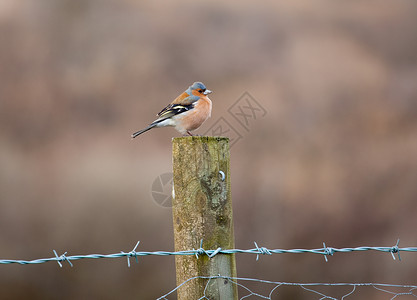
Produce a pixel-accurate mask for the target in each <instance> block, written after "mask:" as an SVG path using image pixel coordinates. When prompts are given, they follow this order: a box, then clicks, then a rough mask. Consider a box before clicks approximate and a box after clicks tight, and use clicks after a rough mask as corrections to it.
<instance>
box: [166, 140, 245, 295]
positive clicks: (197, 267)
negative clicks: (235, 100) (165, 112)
mask: <svg viewBox="0 0 417 300" xmlns="http://www.w3.org/2000/svg"><path fill="white" fill-rule="evenodd" d="M172 146H173V168H174V187H173V188H174V191H173V201H172V204H173V206H172V211H173V221H174V238H175V251H183V250H191V249H198V248H200V241H201V240H203V248H204V249H205V250H212V249H213V250H215V249H217V248H218V247H221V248H222V249H233V248H234V235H233V214H232V201H231V194H230V153H229V139H228V138H224V137H195V136H193V137H181V138H174V139H173V143H172ZM175 264H176V273H177V285H179V284H181V283H183V282H184V281H186V280H187V279H189V278H191V277H194V276H217V275H222V276H230V277H236V262H235V255H234V254H217V255H215V256H214V257H213V258H209V257H208V256H207V255H200V256H199V257H198V259H197V258H196V257H195V256H192V255H181V256H180V255H177V256H176V257H175ZM206 287H207V288H206ZM204 293H205V296H206V297H207V298H209V299H210V300H214V299H216V300H217V299H225V300H226V299H227V300H233V299H237V286H236V284H233V283H231V282H230V281H228V280H225V279H221V278H218V279H212V280H210V281H208V280H207V279H195V280H192V281H190V282H188V283H187V284H185V285H183V286H182V287H180V288H179V290H178V300H189V299H200V298H201V297H202V296H203V295H204Z"/></svg>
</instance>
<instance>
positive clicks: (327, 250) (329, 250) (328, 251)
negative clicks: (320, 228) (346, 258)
mask: <svg viewBox="0 0 417 300" xmlns="http://www.w3.org/2000/svg"><path fill="white" fill-rule="evenodd" d="M323 251H324V253H323V255H324V260H325V261H326V262H328V259H327V255H330V256H333V253H334V249H333V248H329V247H326V243H325V242H323Z"/></svg>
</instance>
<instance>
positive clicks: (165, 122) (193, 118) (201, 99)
mask: <svg viewBox="0 0 417 300" xmlns="http://www.w3.org/2000/svg"><path fill="white" fill-rule="evenodd" d="M210 93H211V91H210V90H208V89H207V88H206V86H205V85H204V84H203V83H202V82H194V83H193V84H192V85H191V86H190V87H189V88H188V89H187V90H186V91H185V92H184V93H182V94H181V95H179V96H178V97H177V98H176V99H175V100H174V101H172V103H171V104H169V105H167V106H166V107H165V108H164V109H163V110H161V111H160V112H159V113H158V114H157V116H158V118H157V119H156V120H155V121H153V122H152V123H151V124H149V126H148V127H146V128H145V129H142V130H139V131H137V132H135V133H133V134H132V138H135V137H137V136H138V135H140V134H142V133H144V132H146V131H148V130H150V129H152V128H154V127H165V126H173V127H175V129H176V130H178V131H179V132H180V133H182V134H183V135H185V134H186V133H188V134H189V135H191V136H192V134H191V131H193V130H196V129H197V128H199V127H200V126H201V124H203V123H204V121H205V120H207V119H208V118H209V117H210V116H211V100H210V99H209V98H208V96H207V95H208V94H210Z"/></svg>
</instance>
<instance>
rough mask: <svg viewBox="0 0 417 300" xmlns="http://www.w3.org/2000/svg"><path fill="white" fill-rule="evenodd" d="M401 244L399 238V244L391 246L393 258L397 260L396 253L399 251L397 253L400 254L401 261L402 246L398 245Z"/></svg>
mask: <svg viewBox="0 0 417 300" xmlns="http://www.w3.org/2000/svg"><path fill="white" fill-rule="evenodd" d="M399 244H400V239H398V240H397V244H395V246H392V247H391V250H390V252H391V255H392V258H393V259H394V260H395V255H394V254H395V253H397V255H398V260H399V261H401V256H400V248H399V247H398V245H399Z"/></svg>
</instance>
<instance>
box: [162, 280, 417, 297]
mask: <svg viewBox="0 0 417 300" xmlns="http://www.w3.org/2000/svg"><path fill="white" fill-rule="evenodd" d="M196 279H206V280H207V283H206V285H205V288H204V292H203V296H202V297H200V298H199V300H200V299H209V298H208V296H207V295H206V290H207V288H208V286H209V284H210V283H211V281H212V280H215V279H223V280H228V282H231V283H232V284H234V285H236V286H237V287H238V288H239V289H240V291H239V293H240V294H245V295H244V296H242V297H241V298H239V299H241V300H242V299H246V298H249V297H252V296H253V297H256V298H261V299H269V300H271V299H272V295H273V294H274V293H277V290H278V288H279V287H281V286H296V287H300V288H302V289H304V290H305V291H307V292H310V293H313V294H316V295H318V296H320V297H321V298H320V299H332V300H339V299H341V300H343V299H345V298H346V297H348V296H351V295H353V294H354V293H355V292H356V291H357V288H358V287H373V288H374V289H376V290H378V291H381V292H384V293H388V294H390V295H392V297H391V299H395V298H397V297H399V296H405V295H409V296H413V297H416V298H417V294H415V293H414V292H415V291H416V290H417V285H399V284H385V283H296V282H280V281H269V280H262V279H254V278H241V277H228V276H221V275H217V276H195V277H192V278H189V279H187V280H186V281H184V282H183V283H181V284H180V285H178V286H177V287H175V288H174V289H172V290H171V291H170V292H168V293H166V294H165V295H163V296H161V297H159V298H157V300H168V298H167V297H168V296H170V295H172V294H174V293H175V292H176V291H177V290H178V289H179V288H180V287H182V286H184V285H186V284H187V283H189V282H191V281H193V280H196ZM242 282H257V283H263V284H267V285H271V286H272V287H271V288H270V289H269V292H267V294H260V293H257V292H254V291H252V290H251V289H250V288H248V287H247V286H245V285H244V284H242ZM323 286H324V287H329V286H333V287H334V286H337V287H349V288H350V289H349V291H348V292H346V294H344V295H343V296H342V297H341V298H335V297H333V296H329V295H326V294H324V293H323V292H319V291H317V290H315V289H314V287H323ZM388 288H396V289H401V291H399V292H395V291H392V290H389V289H388ZM251 299H252V298H251Z"/></svg>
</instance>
